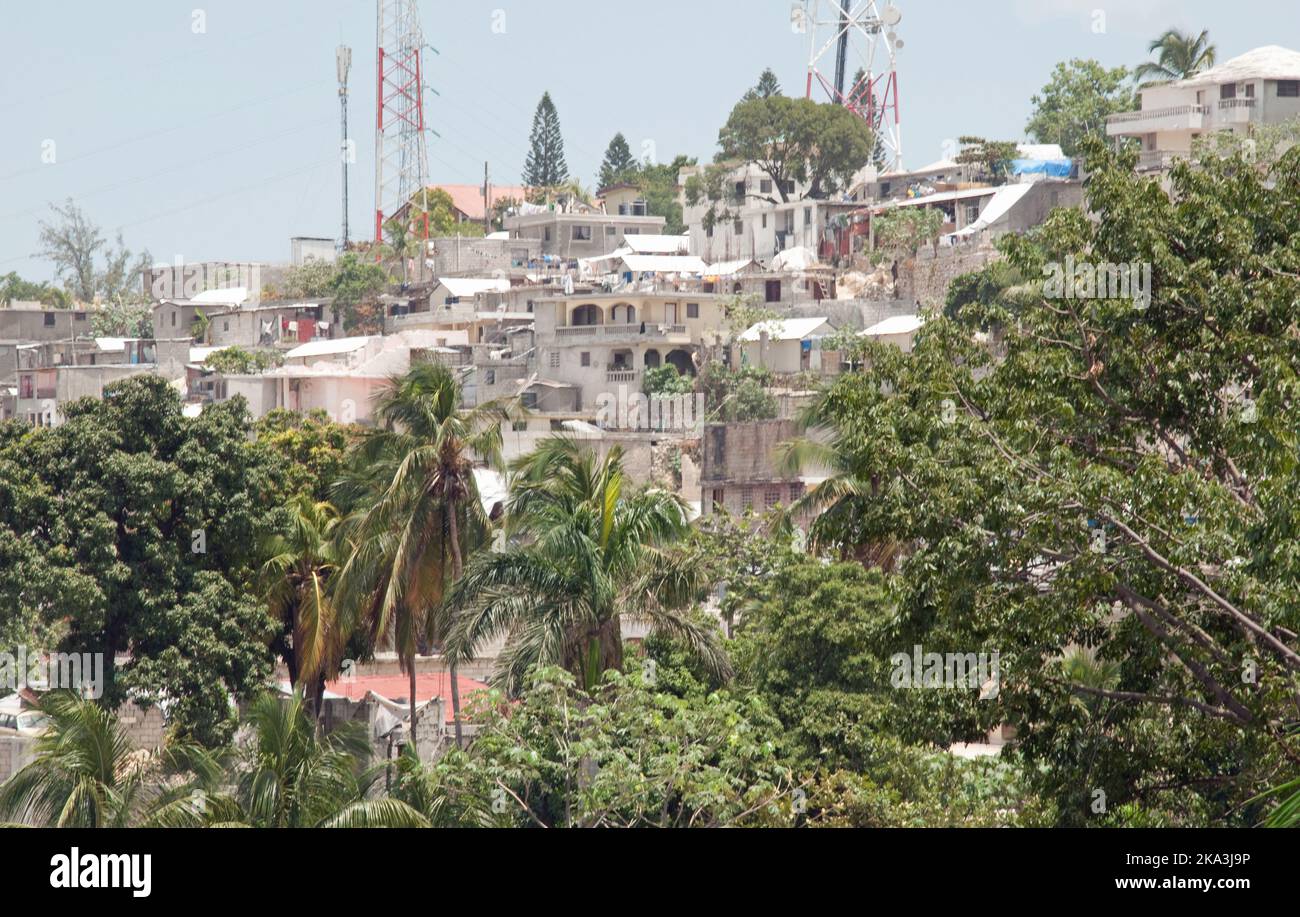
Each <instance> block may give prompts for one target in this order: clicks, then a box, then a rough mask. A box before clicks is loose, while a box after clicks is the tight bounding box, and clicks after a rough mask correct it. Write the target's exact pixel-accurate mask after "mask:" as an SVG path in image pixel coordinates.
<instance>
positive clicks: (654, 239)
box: [623, 233, 691, 255]
mask: <svg viewBox="0 0 1300 917" xmlns="http://www.w3.org/2000/svg"><path fill="white" fill-rule="evenodd" d="M623 245H624V246H626V247H627V248H628V249H629V250H631V252H632V253H633V254H636V255H687V254H690V251H691V241H690V239H689V238H688V237H686V236H657V235H652V234H649V233H647V234H646V235H643V236H642V235H630V236H624V237H623Z"/></svg>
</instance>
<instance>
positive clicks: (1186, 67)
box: [1133, 29, 1218, 85]
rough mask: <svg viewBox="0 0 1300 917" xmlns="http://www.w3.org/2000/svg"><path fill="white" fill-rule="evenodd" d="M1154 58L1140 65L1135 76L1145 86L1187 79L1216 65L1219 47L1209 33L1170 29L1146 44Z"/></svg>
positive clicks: (1134, 72) (1134, 73) (1135, 71)
mask: <svg viewBox="0 0 1300 917" xmlns="http://www.w3.org/2000/svg"><path fill="white" fill-rule="evenodd" d="M1147 50H1148V51H1150V52H1151V53H1152V54H1155V55H1156V59H1155V60H1154V61H1146V62H1145V63H1142V64H1139V65H1138V66H1137V69H1136V70H1134V71H1133V78H1134V79H1136V80H1137V81H1138V82H1139V83H1141V84H1143V85H1150V84H1151V83H1164V82H1172V81H1174V80H1185V79H1187V78H1189V77H1192V76H1195V75H1196V74H1198V73H1200V72H1202V71H1204V70H1208V69H1210V68H1211V67H1213V66H1214V61H1215V58H1216V57H1217V56H1218V49H1216V48H1215V46H1214V45H1212V44H1210V33H1209V32H1208V31H1204V30H1203V31H1202V32H1201V33H1200V34H1199V35H1192V34H1191V33H1190V32H1182V31H1180V30H1178V29H1169V30H1168V31H1166V32H1165V33H1164V34H1163V35H1161V36H1160V37H1159V38H1157V39H1155V40H1154V41H1153V42H1151V44H1150V45H1148V46H1147Z"/></svg>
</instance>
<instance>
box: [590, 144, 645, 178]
mask: <svg viewBox="0 0 1300 917" xmlns="http://www.w3.org/2000/svg"><path fill="white" fill-rule="evenodd" d="M636 170H637V161H636V160H635V159H633V158H632V149H631V147H629V146H628V145H627V138H626V137H624V136H623V135H622V134H621V133H619V134H615V135H614V139H613V140H611V141H610V142H609V146H608V147H607V148H606V149H605V161H604V162H602V163H601V164H600V175H599V177H598V178H597V179H596V187H597V188H608V187H609V186H610V185H613V184H617V183H618V182H621V181H627V180H628V179H630V178H631V177H632V173H633V172H635V171H636Z"/></svg>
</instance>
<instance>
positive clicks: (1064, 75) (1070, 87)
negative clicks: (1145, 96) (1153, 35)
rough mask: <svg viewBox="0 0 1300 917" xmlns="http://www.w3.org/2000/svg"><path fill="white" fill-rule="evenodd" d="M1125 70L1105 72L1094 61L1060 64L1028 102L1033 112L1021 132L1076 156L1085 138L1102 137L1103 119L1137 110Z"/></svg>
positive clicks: (1104, 131)
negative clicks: (1118, 113) (1057, 145)
mask: <svg viewBox="0 0 1300 917" xmlns="http://www.w3.org/2000/svg"><path fill="white" fill-rule="evenodd" d="M1128 78H1129V71H1128V69H1127V68H1125V67H1113V68H1111V69H1107V68H1105V67H1103V66H1102V65H1101V64H1099V63H1097V61H1095V60H1082V59H1080V58H1075V59H1073V60H1071V61H1069V62H1068V63H1066V62H1061V63H1058V64H1057V65H1056V68H1055V69H1054V70H1053V71H1052V78H1051V80H1049V81H1048V83H1047V85H1046V86H1044V87H1043V88H1042V89H1041V90H1040V92H1039V93H1038V94H1037V95H1035V96H1034V97H1033V98H1032V99H1030V103H1031V104H1032V105H1033V106H1034V112H1033V114H1032V115H1030V118H1029V123H1028V124H1026V125H1025V131H1026V133H1028V134H1029V136H1030V137H1032V138H1034V140H1035V141H1037V142H1038V143H1059V144H1060V145H1061V150H1062V151H1063V152H1064V153H1065V155H1066V156H1077V155H1079V153H1080V152H1081V151H1082V149H1083V141H1084V139H1085V138H1087V137H1097V138H1099V139H1103V140H1104V139H1105V137H1106V119H1107V118H1108V117H1109V116H1111V115H1113V114H1116V113H1117V112H1121V111H1130V110H1132V109H1134V108H1136V107H1137V100H1136V98H1135V97H1134V94H1133V91H1132V89H1131V88H1130V87H1129V86H1128V85H1127V84H1128Z"/></svg>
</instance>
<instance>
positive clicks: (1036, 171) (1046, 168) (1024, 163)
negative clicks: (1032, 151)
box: [1011, 159, 1074, 178]
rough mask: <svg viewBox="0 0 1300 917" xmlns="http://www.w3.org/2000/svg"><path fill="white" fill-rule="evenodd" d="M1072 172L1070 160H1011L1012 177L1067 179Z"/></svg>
mask: <svg viewBox="0 0 1300 917" xmlns="http://www.w3.org/2000/svg"><path fill="white" fill-rule="evenodd" d="M1073 172H1074V161H1073V160H1071V159H1013V160H1011V174H1013V175H1047V176H1050V177H1052V178H1069V177H1070V175H1071V174H1072V173H1073Z"/></svg>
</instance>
